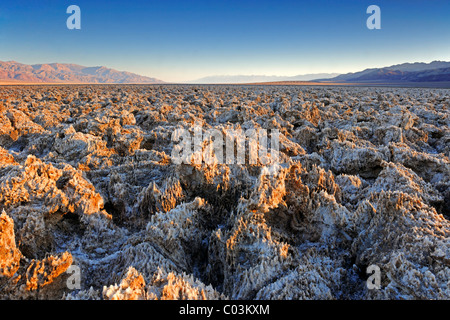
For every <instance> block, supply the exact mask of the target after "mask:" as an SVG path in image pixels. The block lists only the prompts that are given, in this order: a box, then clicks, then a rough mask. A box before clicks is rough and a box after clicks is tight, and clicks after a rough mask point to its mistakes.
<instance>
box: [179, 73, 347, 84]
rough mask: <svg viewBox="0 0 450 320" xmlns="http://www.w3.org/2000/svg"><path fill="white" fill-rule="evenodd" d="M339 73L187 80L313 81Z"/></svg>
mask: <svg viewBox="0 0 450 320" xmlns="http://www.w3.org/2000/svg"><path fill="white" fill-rule="evenodd" d="M337 75H339V73H314V74H303V75H297V76H288V77H286V76H266V75H216V76H208V77H203V78H200V79H196V80H192V81H187V82H186V83H192V84H221V83H256V82H276V81H311V80H315V79H322V78H329V77H335V76H337Z"/></svg>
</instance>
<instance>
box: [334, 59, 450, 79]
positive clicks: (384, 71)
mask: <svg viewBox="0 0 450 320" xmlns="http://www.w3.org/2000/svg"><path fill="white" fill-rule="evenodd" d="M327 80H330V81H341V82H347V81H348V82H367V81H372V82H437V81H450V62H445V61H433V62H430V63H422V62H417V63H403V64H398V65H393V66H390V67H385V68H370V69H365V70H363V71H359V72H354V73H347V74H342V75H339V76H337V77H334V78H331V79H327Z"/></svg>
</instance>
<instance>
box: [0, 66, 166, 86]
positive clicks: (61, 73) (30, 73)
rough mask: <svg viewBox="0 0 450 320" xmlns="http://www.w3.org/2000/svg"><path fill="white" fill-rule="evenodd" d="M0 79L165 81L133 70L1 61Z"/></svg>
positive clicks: (85, 81)
mask: <svg viewBox="0 0 450 320" xmlns="http://www.w3.org/2000/svg"><path fill="white" fill-rule="evenodd" d="M0 80H5V81H10V80H12V81H19V82H36V83H163V81H161V80H159V79H156V78H150V77H145V76H141V75H138V74H135V73H131V72H125V71H117V70H114V69H109V68H106V67H85V66H80V65H77V64H65V63H50V64H34V65H27V64H23V63H19V62H16V61H7V62H3V61H0Z"/></svg>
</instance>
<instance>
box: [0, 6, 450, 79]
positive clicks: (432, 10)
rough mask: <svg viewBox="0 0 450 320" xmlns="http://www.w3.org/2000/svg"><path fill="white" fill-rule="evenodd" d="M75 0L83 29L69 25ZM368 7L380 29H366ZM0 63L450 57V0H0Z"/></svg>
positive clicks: (195, 74)
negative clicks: (375, 7) (377, 17)
mask: <svg viewBox="0 0 450 320" xmlns="http://www.w3.org/2000/svg"><path fill="white" fill-rule="evenodd" d="M71 4H75V5H78V6H79V7H80V8H81V30H68V29H67V27H66V20H67V18H68V17H69V14H67V13H66V9H67V7H68V6H69V5H71ZM372 4H375V5H378V6H379V7H380V8H381V30H369V29H367V27H366V20H367V18H368V17H369V14H367V13H366V9H367V7H368V6H369V5H372ZM0 60H2V61H9V60H15V61H18V62H22V63H27V64H34V63H50V62H61V63H77V64H81V65H86V66H98V65H104V66H107V67H110V68H114V69H117V70H126V71H130V72H135V73H138V74H142V75H147V76H151V77H156V78H159V79H162V80H165V81H187V80H194V79H197V78H200V77H204V76H208V75H234V74H241V75H242V74H247V75H251V74H257V75H262V74H265V75H280V76H293V75H297V74H306V73H321V72H338V73H345V72H353V71H359V70H362V69H365V68H368V67H381V66H387V65H393V64H397V63H403V62H416V61H420V62H430V61H432V60H446V61H450V1H439V0H434V1H415V0H410V1H401V0H397V1H393V0H388V1H387V0H383V1H381V0H371V1H365V0H353V1H347V0H342V1H326V0H316V1H299V0H297V1H266V0H258V1H254V0H238V1H235V0H227V1H222V0H211V1H195V0H184V1H169V0H164V1H161V0H158V1H153V0H146V1H135V0H128V1H118V0H107V1H106V0H105V1H103V0H102V1H86V0H71V1H65V0H53V1H52V0H36V1H34V0H29V1H22V0H14V1H1V3H0Z"/></svg>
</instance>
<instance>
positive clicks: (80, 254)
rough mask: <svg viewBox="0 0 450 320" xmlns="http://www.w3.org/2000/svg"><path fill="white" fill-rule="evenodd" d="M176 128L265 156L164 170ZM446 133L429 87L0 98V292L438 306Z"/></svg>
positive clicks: (438, 95)
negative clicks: (434, 302) (271, 147)
mask: <svg viewBox="0 0 450 320" xmlns="http://www.w3.org/2000/svg"><path fill="white" fill-rule="evenodd" d="M194 123H201V124H202V126H203V130H207V129H210V128H214V129H218V130H221V131H222V132H227V130H231V129H233V130H234V129H239V128H242V129H251V128H260V129H266V130H271V129H278V130H279V132H280V133H281V136H280V161H279V162H278V163H273V164H270V165H266V166H263V165H261V164H256V165H249V164H244V165H237V164H220V163H219V164H213V165H207V164H204V163H203V164H189V163H187V164H179V165H177V164H174V163H173V162H172V161H171V157H170V155H171V151H172V150H173V148H174V146H175V144H176V143H175V142H174V141H172V133H173V132H174V131H175V129H177V128H184V129H186V130H192V126H193V125H194ZM449 125H450V91H449V90H441V89H414V88H411V89H398V88H362V87H360V88H351V87H347V88H345V87H294V86H292V87H281V86H266V87H263V86H253V87H252V86H175V85H173V86H172V85H166V86H125V85H121V86H115V85H111V86H53V87H51V86H39V87H37V86H36V87H33V86H29V87H26V86H24V87H3V88H2V89H1V90H0V213H1V215H0V298H1V299H111V300H117V299H449V298H450V282H449V279H450V240H449V236H450V222H449V217H450V162H449V153H450V130H449ZM206 143H207V142H206ZM371 265H376V266H377V267H379V270H380V275H381V279H380V288H379V289H369V288H368V286H367V285H366V284H367V280H368V277H369V274H367V268H368V267H369V266H371ZM71 266H77V267H78V268H79V270H80V274H79V276H80V281H79V287H78V288H73V287H71V286H69V285H68V283H69V282H70V279H69V277H70V276H73V275H74V274H73V273H70V272H68V271H69V267H71Z"/></svg>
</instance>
